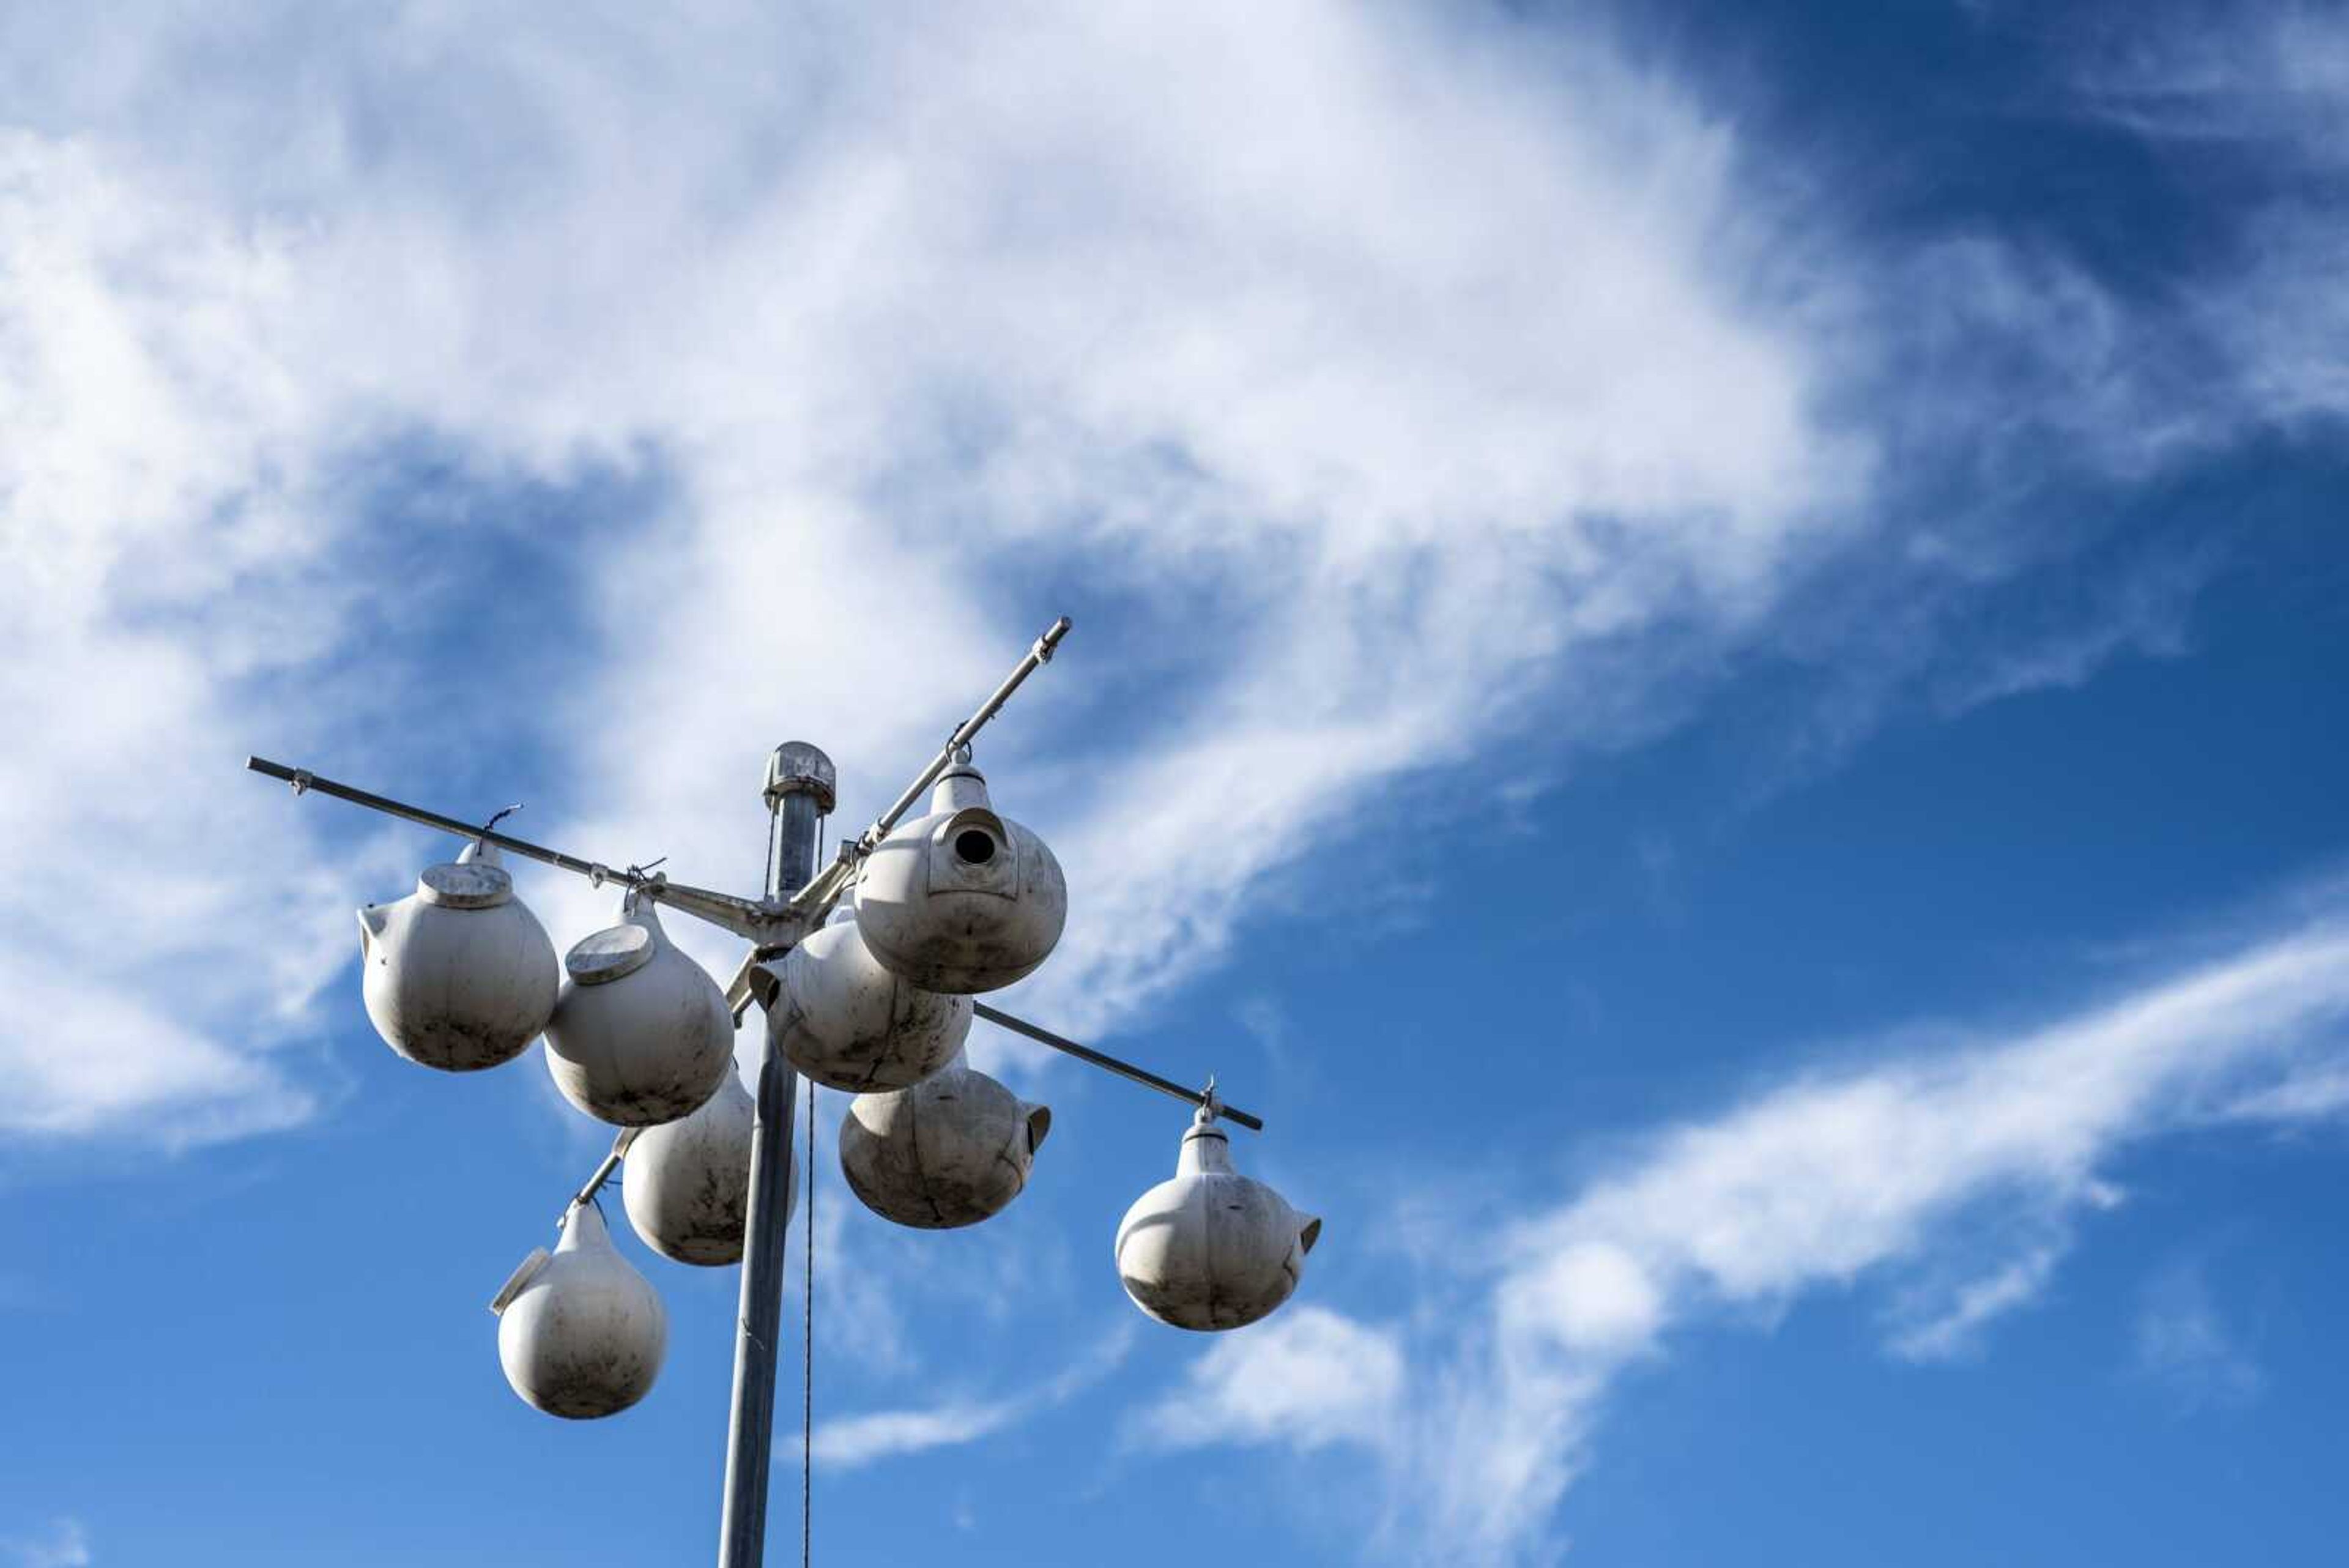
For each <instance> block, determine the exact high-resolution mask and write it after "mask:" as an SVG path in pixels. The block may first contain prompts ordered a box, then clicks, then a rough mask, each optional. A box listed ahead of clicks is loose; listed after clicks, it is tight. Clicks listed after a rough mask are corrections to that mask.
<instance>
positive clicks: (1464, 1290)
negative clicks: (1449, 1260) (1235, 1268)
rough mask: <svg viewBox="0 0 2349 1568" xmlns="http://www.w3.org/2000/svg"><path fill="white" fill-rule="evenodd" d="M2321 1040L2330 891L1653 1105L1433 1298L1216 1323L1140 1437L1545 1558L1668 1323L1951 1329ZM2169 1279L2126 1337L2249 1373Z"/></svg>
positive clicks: (2334, 1023) (1393, 1533)
mask: <svg viewBox="0 0 2349 1568" xmlns="http://www.w3.org/2000/svg"><path fill="white" fill-rule="evenodd" d="M2344 1051H2349V919H2344V918H2343V917H2341V916H2340V915H2338V914H2337V913H2334V914H2331V915H2328V916H2325V917H2323V918H2322V919H2317V920H2315V921H2314V922H2313V923H2310V924H2307V925H2304V926H2301V927H2298V928H2296V929H2288V930H2284V931H2282V932H2274V933H2270V934H2267V935H2265V936H2264V937H2262V938H2261V939H2259V940H2251V941H2250V942H2249V943H2248V944H2247V945H2243V946H2241V947H2240V948H2239V949H2238V950H2235V951H2234V952H2232V953H2230V954H2227V955H2224V956H2220V957H2218V958H2216V959H2205V960H2203V961H2199V962H2196V963H2194V964H2191V965H2189V966H2188V967H2186V968H2183V969H2173V970H2171V971H2167V972H2159V973H2156V974H2154V975H2152V976H2150V977H2149V978H2147V980H2146V981H2144V982H2143V983H2141V984H2140V985H2139V986H2138V987H2137V989H2135V990H2131V991H2127V992H2123V993H2122V994H2120V995H2117V996H2116V997H2113V998H2110V999H2108V1000H2106V1001H2104V1002H2099V1003H2096V1004H2095V1005H2092V1006H2089V1007H2085V1008H2084V1009H2082V1010H2080V1011H2078V1012H2074V1013H2072V1014H2070V1015H2069V1016H2064V1017H2060V1018H2057V1019H2054V1020H2053V1021H2051V1022H2048V1023H2042V1024H2039V1025H2036V1026H2029V1027H2023V1028H2020V1029H2016V1030H2013V1031H2011V1032H2001V1033H1979V1032H1968V1033H1966V1034H1964V1035H1961V1036H1959V1037H1956V1038H1949V1037H1946V1036H1945V1038H1944V1039H1943V1041H1942V1043H1941V1044H1938V1045H1935V1046H1930V1047H1925V1048H1920V1047H1918V1046H1916V1045H1914V1044H1898V1045H1896V1046H1895V1047H1894V1048H1892V1049H1891V1050H1890V1051H1889V1052H1888V1053H1887V1054H1883V1055H1881V1056H1880V1057H1878V1058H1876V1059H1869V1058H1868V1056H1866V1055H1865V1054H1847V1056H1846V1058H1845V1060H1844V1062H1843V1064H1841V1065H1838V1066H1835V1067H1831V1068H1823V1069H1820V1070H1817V1071H1815V1072H1811V1073H1807V1074H1805V1075H1800V1076H1798V1077H1796V1078H1795V1079H1794V1080H1793V1081H1791V1082H1786V1083H1783V1084H1781V1085H1777V1086H1775V1087H1772V1088H1767V1089H1765V1090H1764V1091H1763V1092H1761V1093H1759V1094H1757V1095H1755V1096H1753V1097H1752V1098H1750V1099H1747V1100H1744V1101H1742V1102H1739V1103H1735V1104H1733V1105H1730V1106H1726V1107H1724V1108H1723V1109H1722V1110H1721V1111H1719V1112H1717V1113H1715V1114H1713V1115H1711V1116H1699V1117H1694V1118H1692V1119H1690V1120H1688V1121H1686V1122H1683V1123H1681V1124H1679V1125H1676V1126H1673V1127H1667V1128H1664V1129H1661V1130H1660V1131H1658V1132H1656V1133H1654V1134H1653V1135H1651V1137H1648V1138H1647V1139H1645V1140H1644V1141H1643V1142H1641V1143H1640V1144H1638V1145H1637V1146H1635V1148H1634V1150H1633V1152H1631V1153H1630V1154H1629V1155H1627V1156H1625V1157H1623V1158H1619V1159H1618V1160H1616V1161H1614V1162H1612V1163H1611V1164H1610V1165H1609V1166H1608V1167H1606V1168H1602V1169H1601V1170H1600V1171H1599V1173H1598V1174H1597V1175H1596V1176H1595V1177H1594V1178H1593V1179H1590V1180H1589V1181H1588V1183H1587V1184H1586V1185H1584V1186H1583V1187H1582V1188H1580V1189H1578V1190H1576V1191H1573V1192H1570V1193H1565V1194H1561V1195H1560V1197H1559V1199H1557V1202H1556V1204H1555V1206H1554V1207H1551V1208H1549V1209H1548V1210H1547V1211H1546V1212H1541V1213H1538V1214H1537V1215H1535V1216H1533V1217H1530V1218H1527V1219H1526V1220H1522V1221H1521V1222H1517V1223H1514V1224H1510V1225H1508V1226H1507V1227H1506V1230H1505V1231H1504V1233H1503V1235H1502V1237H1501V1239H1500V1241H1499V1243H1498V1247H1497V1252H1498V1256H1499V1260H1500V1261H1499V1262H1498V1264H1497V1266H1496V1267H1495V1268H1494V1269H1492V1270H1491V1271H1490V1272H1470V1273H1469V1274H1467V1275H1466V1276H1465V1277H1464V1279H1455V1280H1453V1281H1450V1282H1447V1283H1446V1284H1445V1287H1444V1288H1445V1289H1446V1290H1447V1291H1448V1292H1449V1294H1447V1295H1446V1296H1445V1298H1444V1300H1445V1302H1446V1303H1447V1304H1446V1305H1445V1307H1444V1310H1443V1311H1441V1312H1430V1313H1427V1314H1419V1315H1418V1316H1417V1317H1415V1318H1414V1319H1413V1320H1412V1321H1411V1322H1409V1323H1406V1324H1366V1323H1358V1322H1354V1321H1351V1320H1349V1319H1346V1318H1344V1317H1341V1316H1339V1315H1337V1314H1331V1313H1329V1312H1326V1311H1321V1310H1319V1309H1310V1310H1309V1314H1306V1315H1300V1316H1299V1317H1297V1318H1295V1319H1294V1320H1292V1321H1290V1322H1288V1323H1286V1324H1280V1325H1278V1326H1277V1327H1276V1328H1274V1329H1272V1330H1270V1331H1268V1332H1264V1333H1261V1334H1259V1335H1257V1337H1254V1338H1252V1339H1242V1340H1237V1341H1236V1342H1235V1343H1233V1344H1232V1345H1228V1346H1226V1345H1218V1346H1216V1348H1215V1349H1214V1350H1212V1351H1210V1352H1209V1353H1208V1354H1207V1355H1205V1356H1204V1357H1202V1359H1201V1360H1200V1362H1199V1363H1198V1364H1197V1366H1195V1369H1194V1371H1193V1373H1192V1374H1191V1375H1190V1376H1189V1377H1188V1378H1187V1379H1186V1380H1185V1383H1184V1384H1183V1385H1182V1386H1180V1388H1179V1389H1178V1390H1176V1391H1175V1392H1176V1393H1177V1394H1179V1396H1180V1397H1179V1398H1175V1397H1170V1398H1169V1399H1168V1400H1166V1401H1165V1402H1164V1408H1166V1409H1168V1410H1171V1411H1175V1412H1177V1414H1175V1415H1173V1416H1170V1417H1167V1419H1168V1420H1169V1421H1171V1422H1173V1423H1174V1426H1173V1428H1171V1429H1168V1430H1165V1431H1163V1432H1160V1433H1158V1436H1159V1437H1160V1438H1161V1439H1162V1440H1165V1441H1170V1442H1175V1443H1182V1442H1209V1441H1220V1442H1229V1443H1240V1444H1275V1445H1283V1446H1287V1447H1288V1448H1291V1449H1296V1450H1298V1451H1299V1452H1301V1453H1306V1454H1310V1453H1312V1452H1314V1451H1315V1450H1318V1449H1321V1448H1322V1447H1324V1446H1326V1445H1327V1444H1329V1443H1331V1442H1333V1441H1347V1442H1350V1443H1352V1444H1355V1445H1358V1446H1360V1447H1361V1448H1365V1449H1369V1450H1370V1451H1371V1452H1372V1453H1373V1454H1375V1455H1376V1456H1377V1457H1378V1459H1380V1461H1381V1463H1382V1464H1383V1466H1384V1467H1385V1469H1386V1470H1387V1474H1388V1487H1389V1491H1390V1494H1391V1496H1392V1500H1393V1501H1392V1507H1391V1509H1390V1511H1389V1512H1388V1514H1387V1516H1386V1518H1385V1520H1384V1521H1383V1526H1382V1530H1383V1535H1382V1540H1383V1543H1384V1545H1385V1546H1386V1547H1388V1548H1389V1549H1391V1550H1392V1551H1393V1552H1395V1553H1396V1554H1398V1555H1400V1556H1402V1557H1404V1558H1406V1559H1413V1560H1419V1559H1423V1558H1430V1557H1441V1558H1442V1559H1443V1560H1444V1561H1449V1562H1474V1563H1527V1562H1547V1561H1549V1560H1551V1559H1552V1558H1554V1557H1555V1556H1556V1555H1557V1551H1558V1550H1559V1547H1558V1544H1557V1537H1556V1535H1555V1532H1554V1531H1553V1528H1552V1521H1553V1518H1554V1513H1555V1510H1556V1509H1557V1504H1558V1502H1559V1501H1560V1500H1561V1498H1562V1497H1563V1496H1564V1495H1565V1493H1566V1490H1567V1489H1568V1486H1569V1485H1570V1484H1571V1483H1572V1481H1573V1480H1574V1479H1575V1477H1576V1475H1577V1474H1578V1472H1579V1470H1580V1469H1581V1468H1582V1467H1583V1465H1584V1464H1585V1463H1586V1462H1587V1460H1588V1456H1589V1453H1590V1451H1591V1447H1592V1445H1593V1443H1594V1441H1595V1440H1596V1438H1597V1435H1598V1432H1599V1428H1600V1426H1601V1424H1602V1422H1603V1418H1604V1415H1605V1410H1606V1407H1607V1403H1608V1401H1609V1398H1610V1397H1613V1396H1614V1395H1615V1393H1616V1391H1617V1389H1618V1387H1619V1384H1620V1382H1621V1380H1622V1379H1623V1377H1624V1376H1626V1374H1627V1373H1630V1371H1632V1370H1633V1369H1635V1368H1637V1367H1639V1366H1643V1365H1648V1364H1651V1363H1654V1362H1656V1361H1657V1360H1659V1358H1660V1357H1661V1355H1663V1354H1664V1353H1665V1352H1666V1351H1667V1349H1668V1348H1669V1345H1670V1344H1671V1338H1672V1336H1673V1335H1674V1334H1676V1333H1686V1332H1693V1331H1694V1330H1695V1329H1696V1328H1697V1327H1699V1326H1700V1325H1702V1324H1707V1323H1713V1322H1720V1321H1727V1322H1733V1323H1734V1322H1744V1323H1748V1324H1751V1323H1753V1322H1755V1321H1757V1320H1758V1321H1761V1322H1765V1323H1766V1322H1770V1321H1775V1317H1776V1316H1777V1314H1781V1313H1783V1312H1784V1311H1785V1310H1788V1309H1790V1308H1792V1307H1793V1306H1794V1305H1795V1304H1796V1303H1799V1302H1800V1301H1801V1300H1802V1299H1803V1298H1804V1297H1805V1296H1806V1295H1807V1294H1810V1293H1815V1292H1819V1291H1823V1290H1832V1289H1841V1288H1845V1287H1848V1286H1852V1285H1855V1284H1860V1283H1869V1284H1874V1285H1877V1286H1879V1287H1883V1288H1885V1289H1886V1291H1887V1293H1888V1297H1889V1310H1888V1312H1887V1314H1886V1316H1885V1348H1886V1350H1887V1351H1888V1352H1889V1353H1891V1354H1894V1355H1900V1356H1903V1357H1908V1358H1926V1359H1938V1358H1943V1357H1947V1356H1950V1355H1957V1354H1961V1353H1965V1352H1967V1351H1969V1350H1971V1348H1973V1347H1974V1346H1976V1345H1979V1344H1980V1341H1981V1336H1982V1334H1984V1333H1985V1332H1986V1331H1987V1330H1988V1328H1989V1326H1990V1325H1991V1324H1992V1323H1993V1322H1994V1321H1995V1320H1996V1319H1997V1318H1999V1317H2000V1316H2002V1315H2003V1314H2008V1313H2012V1312H2014V1311H2016V1310H2019V1309H2021V1308H2023V1307H2025V1306H2027V1305H2028V1304H2029V1303H2032V1302H2033V1300H2035V1299H2036V1298H2037V1296H2038V1295H2039V1294H2040V1293H2041V1292H2042V1291H2043V1290H2044V1287H2045V1285H2046V1283H2047V1282H2048V1281H2049V1280H2050V1279H2051V1278H2052V1277H2053V1275H2054V1271H2055V1269H2056V1266H2057V1265H2058V1263H2059V1262H2060V1261H2061V1259H2062V1257H2063V1256H2064V1252H2065V1251H2066V1250H2067V1249H2068V1248H2069V1246H2070V1245H2071V1242H2072V1238H2073V1235H2074V1232H2075V1230H2076V1229H2077V1227H2078V1226H2079V1225H2081V1224H2082V1223H2083V1222H2085V1220H2087V1219H2088V1218H2090V1217H2092V1216H2093V1215H2094V1214H2095V1213H2096V1212H2098V1211H2100V1210H2106V1209H2109V1208H2111V1207H2113V1206H2114V1205H2115V1204H2116V1203H2118V1202H2120V1201H2121V1200H2122V1193H2121V1191H2120V1189H2119V1188H2118V1187H2117V1186H2116V1184H2115V1183H2114V1181H2113V1180H2112V1179H2111V1178H2110V1177H2109V1176H2108V1175H2106V1174H2105V1173H2106V1170H2107V1169H2108V1168H2110V1167H2111V1166H2112V1165H2113V1164H2114V1163H2115V1162H2116V1160H2118V1159H2119V1158H2121V1157H2122V1156H2123V1155H2124V1154H2125V1152H2126V1151H2127V1150H2128V1149H2130V1148H2132V1147H2136V1146H2137V1145H2139V1144H2141V1143H2143V1142H2144V1141H2146V1140H2147V1139H2151V1138H2155V1137H2159V1136H2161V1135H2163V1134H2164V1133H2168V1132H2172V1131H2176V1130H2178V1129H2181V1128H2187V1127H2203V1126H2207V1125H2208V1124H2209V1114H2210V1112H2211V1111H2212V1110H2213V1109H2214V1108H2215V1107H2218V1106H2226V1105H2230V1104H2237V1103H2240V1100H2241V1097H2242V1096H2243V1095H2244V1094H2245V1093H2246V1092H2247V1091H2251V1090H2253V1089H2257V1090H2259V1091H2261V1092H2264V1093H2266V1094H2267V1095H2268V1096H2269V1097H2268V1099H2267V1100H2266V1102H2265V1103H2266V1104H2267V1105H2268V1106H2270V1107H2271V1113H2272V1114H2286V1110H2285V1108H2286V1107H2287V1106H2291V1105H2292V1104H2294V1103H2295V1102H2293V1101H2292V1099H2291V1098H2290V1097H2289V1096H2287V1095H2285V1094H2283V1093H2282V1092H2281V1091H2284V1090H2287V1089H2289V1088H2290V1087H2292V1085H2303V1084H2307V1083H2323V1082H2329V1081H2331V1080H2332V1079H2333V1078H2334V1077H2336V1076H2337V1075H2338V1074H2339V1073H2340V1071H2341V1064H2342V1059H2343V1054H2344ZM2307 1103H2311V1104H2315V1103H2320V1102H2317V1101H2310V1102H2307ZM1466 1250H1467V1251H1471V1252H1473V1251H1476V1250H1477V1249H1475V1248H1473V1247H1472V1248H1469V1249H1466ZM2191 1283H2192V1282H2191V1281H2188V1282H2186V1283H2185V1284H2183V1285H2181V1284H2179V1283H2178V1282H2176V1281H2172V1282H2169V1283H2168V1285H2165V1286H2164V1287H2163V1288H2161V1289H2160V1290H2158V1291H2157V1292H2156V1293H2154V1295H2153V1296H2150V1297H2149V1298H2148V1302H2147V1315H2146V1316H2145V1317H2144V1319H2143V1320H2142V1322H2141V1324H2140V1332H2139V1335H2138V1349H2139V1357H2138V1360H2139V1364H2140V1366H2142V1367H2144V1368H2145V1369H2147V1370H2148V1371H2152V1372H2157V1373H2158V1375H2160V1376H2175V1377H2178V1378H2183V1379H2187V1380H2189V1381H2191V1382H2195V1383H2196V1384H2197V1386H2207V1387H2206V1391H2207V1392H2209V1393H2211V1394H2213V1395H2214V1396H2215V1395H2217V1394H2219V1393H2220V1392H2221V1391H2225V1390H2233V1391H2235V1393H2237V1394H2240V1392H2241V1391H2242V1390H2244V1389H2245V1388H2246V1387H2253V1386H2256V1374H2255V1372H2253V1371H2251V1370H2249V1369H2248V1368H2249V1364H2248V1363H2247V1362H2245V1361H2244V1360H2243V1359H2242V1358H2241V1357H2240V1355H2239V1354H2238V1353H2237V1351H2236V1347H2235V1345H2234V1342H2233V1341H2232V1339H2231V1338H2230V1336H2229V1335H2228V1334H2226V1332H2225V1330H2224V1329H2223V1327H2222V1326H2221V1325H2220V1323H2219V1321H2218V1319H2217V1317H2216V1315H2215V1313H2214V1312H2213V1311H2212V1310H2211V1308H2210V1305H2209V1301H2208V1299H2207V1296H2198V1295H2197V1294H2196V1293H2195V1292H2194V1291H2193V1290H2192V1289H2191V1288H2190V1287H2191ZM1243 1374H1244V1375H1243Z"/></svg>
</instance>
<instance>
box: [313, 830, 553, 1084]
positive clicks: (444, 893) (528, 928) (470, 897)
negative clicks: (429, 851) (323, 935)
mask: <svg viewBox="0 0 2349 1568" xmlns="http://www.w3.org/2000/svg"><path fill="white" fill-rule="evenodd" d="M359 959H360V964H361V967H362V969H363V970H364V971H365V978H364V980H363V981H362V987H361V989H362V990H363V991H364V992H365V993H366V997H367V1017H368V1018H369V1019H370V1020H371V1021H373V1023H374V1024H375V1027H376V1033H378V1034H381V1035H382V1036H383V1038H384V1041H385V1043H386V1044H388V1045H389V1046H390V1047H391V1048H392V1049H393V1050H395V1051H397V1052H398V1053H399V1054H401V1055H403V1056H405V1057H407V1058H408V1059H409V1061H411V1062H420V1063H422V1064H424V1065H425V1066H427V1067H438V1068H440V1070H441V1071H443V1072H448V1073H471V1072H475V1071H478V1070H479V1069H481V1068H483V1067H494V1066H496V1065H498V1064H500V1063H501V1062H511V1061H512V1060H513V1059H514V1058H515V1057H516V1056H519V1055H521V1054H523V1051H524V1050H525V1049H526V1048H528V1046H529V1044H530V1043H531V1042H532V1041H533V1040H534V1039H536V1038H537V1037H538V1033H539V1031H541V1030H542V1029H543V1028H545V1027H546V1019H547V1014H548V1013H550V1012H553V1011H554V997H555V987H556V982H557V979H558V971H557V970H556V968H555V962H554V943H553V942H550V941H549V940H546V929H545V928H544V927H543V926H541V925H540V924H539V923H538V917H536V916H535V915H533V914H532V913H531V912H530V910H529V909H527V908H526V907H524V905H523V902H522V900H521V899H519V898H515V897H514V893H513V878H512V877H510V876H508V875H507V874H506V869H505V867H504V866H502V864H500V862H499V857H498V852H497V849H496V846H492V845H489V844H484V843H481V842H479V841H476V842H474V843H472V844H469V845H467V846H465V848H464V849H463V850H462V851H461V852H460V854H459V855H458V857H457V858H456V860H455V861H454V862H452V863H450V864H447V865H441V866H428V867H425V868H424V873H423V875H422V876H420V877H417V879H416V891H415V892H413V893H411V894H409V896H408V897H407V898H402V899H400V900H399V901H398V903H394V904H369V905H368V906H367V908H366V909H361V910H360V911H359Z"/></svg>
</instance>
